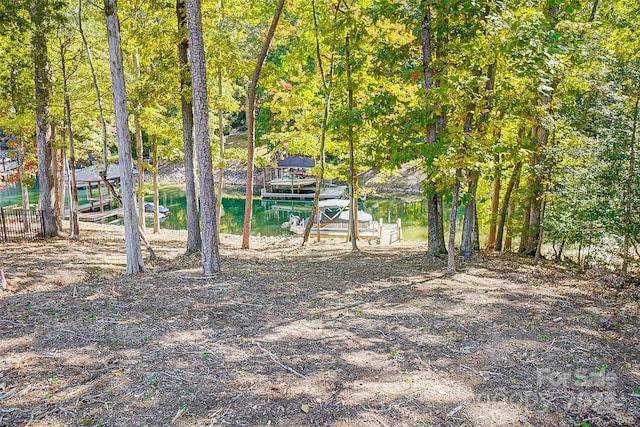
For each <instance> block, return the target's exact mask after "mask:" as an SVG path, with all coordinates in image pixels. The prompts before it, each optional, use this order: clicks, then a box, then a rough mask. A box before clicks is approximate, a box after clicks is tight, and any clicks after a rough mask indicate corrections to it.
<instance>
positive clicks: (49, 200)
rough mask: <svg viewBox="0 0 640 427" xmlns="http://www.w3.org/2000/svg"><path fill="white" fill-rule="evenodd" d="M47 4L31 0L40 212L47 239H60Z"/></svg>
mask: <svg viewBox="0 0 640 427" xmlns="http://www.w3.org/2000/svg"><path fill="white" fill-rule="evenodd" d="M46 6H47V5H46V1H44V0H31V21H32V23H33V35H32V37H31V48H32V54H33V65H34V76H35V79H34V80H35V95H36V100H35V101H36V144H37V152H38V185H39V190H40V209H42V216H43V218H44V235H45V237H53V236H57V235H58V231H59V230H58V221H57V219H56V212H55V210H54V207H53V194H52V193H53V174H52V170H51V141H50V137H51V115H50V112H49V96H50V90H51V82H50V80H49V72H48V68H49V55H48V53H47V28H48V23H47V11H46V9H47V8H46Z"/></svg>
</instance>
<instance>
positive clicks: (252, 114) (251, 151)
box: [242, 0, 285, 249]
mask: <svg viewBox="0 0 640 427" xmlns="http://www.w3.org/2000/svg"><path fill="white" fill-rule="evenodd" d="M284 1H285V0H278V4H277V5H276V10H275V12H274V14H273V18H272V19H271V25H270V26H269V31H268V32H267V36H266V38H265V40H264V43H263V45H262V50H261V51H260V56H259V57H258V61H257V62H256V67H255V69H254V70H253V76H252V77H251V83H250V84H249V88H248V90H247V191H246V200H245V205H244V224H243V227H242V249H249V237H250V235H251V219H252V216H253V169H254V164H255V161H254V155H255V146H256V137H255V133H256V91H257V90H258V80H259V79H260V72H261V71H262V66H263V65H264V61H265V60H266V59H267V53H269V47H270V46H271V40H272V39H273V35H274V34H275V32H276V28H277V27H278V21H279V20H280V15H281V14H282V9H283V8H284Z"/></svg>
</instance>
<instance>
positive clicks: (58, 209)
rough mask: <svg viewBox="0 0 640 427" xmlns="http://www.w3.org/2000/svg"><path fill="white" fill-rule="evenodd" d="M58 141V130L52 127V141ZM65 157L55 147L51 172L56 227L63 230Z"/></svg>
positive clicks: (52, 152)
mask: <svg viewBox="0 0 640 427" xmlns="http://www.w3.org/2000/svg"><path fill="white" fill-rule="evenodd" d="M56 139H57V129H56V126H55V125H53V124H52V125H51V141H55V140H56ZM63 158H64V155H63V153H61V150H58V149H56V148H54V147H52V149H51V166H50V167H51V172H52V177H53V211H54V212H55V215H54V217H55V219H56V226H57V228H58V230H62V216H63V215H64V203H63V202H64V194H63V190H64V170H63V166H64V164H63V161H62V160H63Z"/></svg>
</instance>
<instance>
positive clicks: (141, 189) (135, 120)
mask: <svg viewBox="0 0 640 427" xmlns="http://www.w3.org/2000/svg"><path fill="white" fill-rule="evenodd" d="M136 56H137V55H136ZM133 123H134V126H135V138H136V163H137V168H138V189H137V192H136V194H137V196H138V224H139V225H140V227H141V228H142V229H144V227H145V221H144V163H143V157H142V156H143V148H142V127H141V126H140V104H138V105H137V106H136V110H135V112H134V114H133Z"/></svg>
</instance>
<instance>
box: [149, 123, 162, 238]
mask: <svg viewBox="0 0 640 427" xmlns="http://www.w3.org/2000/svg"><path fill="white" fill-rule="evenodd" d="M151 140H152V143H153V146H152V148H151V151H152V153H151V155H152V156H153V159H152V160H153V232H154V233H158V232H159V231H160V190H159V188H158V136H157V135H153V136H152V137H151Z"/></svg>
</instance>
